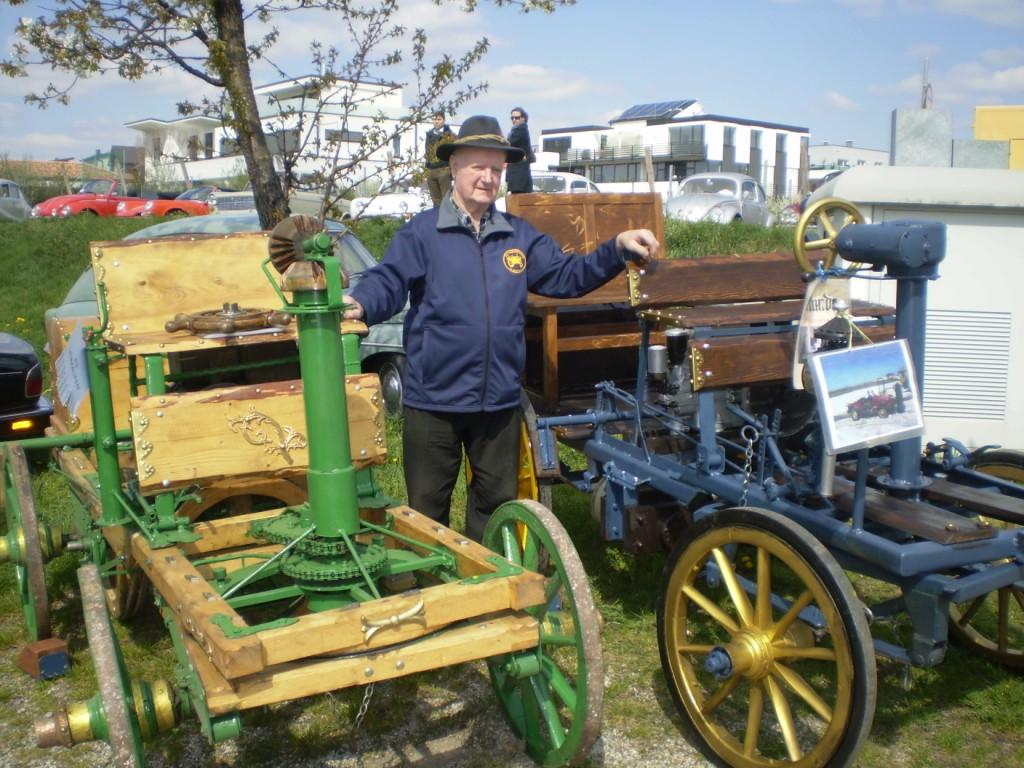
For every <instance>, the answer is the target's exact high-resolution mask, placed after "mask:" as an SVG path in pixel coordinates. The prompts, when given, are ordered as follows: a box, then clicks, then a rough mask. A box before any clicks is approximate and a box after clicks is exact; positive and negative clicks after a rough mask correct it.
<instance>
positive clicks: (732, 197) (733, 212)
mask: <svg viewBox="0 0 1024 768" xmlns="http://www.w3.org/2000/svg"><path fill="white" fill-rule="evenodd" d="M665 216H666V217H668V218H670V219H680V220H682V221H713V222H715V223H717V224H729V223H731V222H734V221H745V222H747V223H748V224H757V225H759V226H762V227H770V226H771V225H772V224H773V223H775V217H774V215H773V214H772V212H771V211H770V210H768V198H767V197H766V196H765V194H764V188H763V187H762V186H761V185H760V184H758V183H757V182H756V181H755V180H754V179H752V178H750V177H749V176H745V175H743V174H742V173H697V174H694V175H693V176H688V177H687V178H686V179H684V180H683V185H682V187H681V188H680V190H679V192H678V193H677V194H676V195H674V196H672V197H670V198H669V199H668V202H667V203H665Z"/></svg>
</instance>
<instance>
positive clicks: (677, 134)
mask: <svg viewBox="0 0 1024 768" xmlns="http://www.w3.org/2000/svg"><path fill="white" fill-rule="evenodd" d="M668 140H669V144H670V146H671V151H672V153H673V154H704V126H703V125H679V126H673V127H671V128H669V130H668Z"/></svg>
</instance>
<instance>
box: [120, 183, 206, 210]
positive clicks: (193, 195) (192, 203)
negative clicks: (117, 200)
mask: <svg viewBox="0 0 1024 768" xmlns="http://www.w3.org/2000/svg"><path fill="white" fill-rule="evenodd" d="M220 191H221V190H220V188H218V187H211V186H203V187H192V189H187V190H185V191H184V192H182V193H181V194H180V195H178V196H177V197H175V198H174V199H172V200H136V201H133V202H128V201H125V202H124V203H121V204H120V205H118V206H117V215H118V216H205V215H206V214H208V213H209V212H210V203H209V200H210V195H212V194H213V193H214V192H220Z"/></svg>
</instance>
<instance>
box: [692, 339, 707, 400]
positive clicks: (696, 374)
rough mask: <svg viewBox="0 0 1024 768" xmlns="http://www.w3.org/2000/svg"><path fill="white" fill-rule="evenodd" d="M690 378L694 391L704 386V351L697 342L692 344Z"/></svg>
mask: <svg viewBox="0 0 1024 768" xmlns="http://www.w3.org/2000/svg"><path fill="white" fill-rule="evenodd" d="M690 380H691V381H692V382H693V384H692V387H693V391H694V392H697V391H698V390H701V389H703V388H704V383H705V378H704V353H703V352H701V351H700V349H699V348H698V347H697V345H695V344H691V345H690Z"/></svg>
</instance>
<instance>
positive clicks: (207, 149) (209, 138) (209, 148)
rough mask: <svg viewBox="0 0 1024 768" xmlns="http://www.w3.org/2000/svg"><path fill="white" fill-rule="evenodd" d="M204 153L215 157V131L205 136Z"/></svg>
mask: <svg viewBox="0 0 1024 768" xmlns="http://www.w3.org/2000/svg"><path fill="white" fill-rule="evenodd" d="M203 154H204V155H205V156H206V157H207V158H210V157H213V131H210V132H209V133H207V134H205V135H204V136H203Z"/></svg>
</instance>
